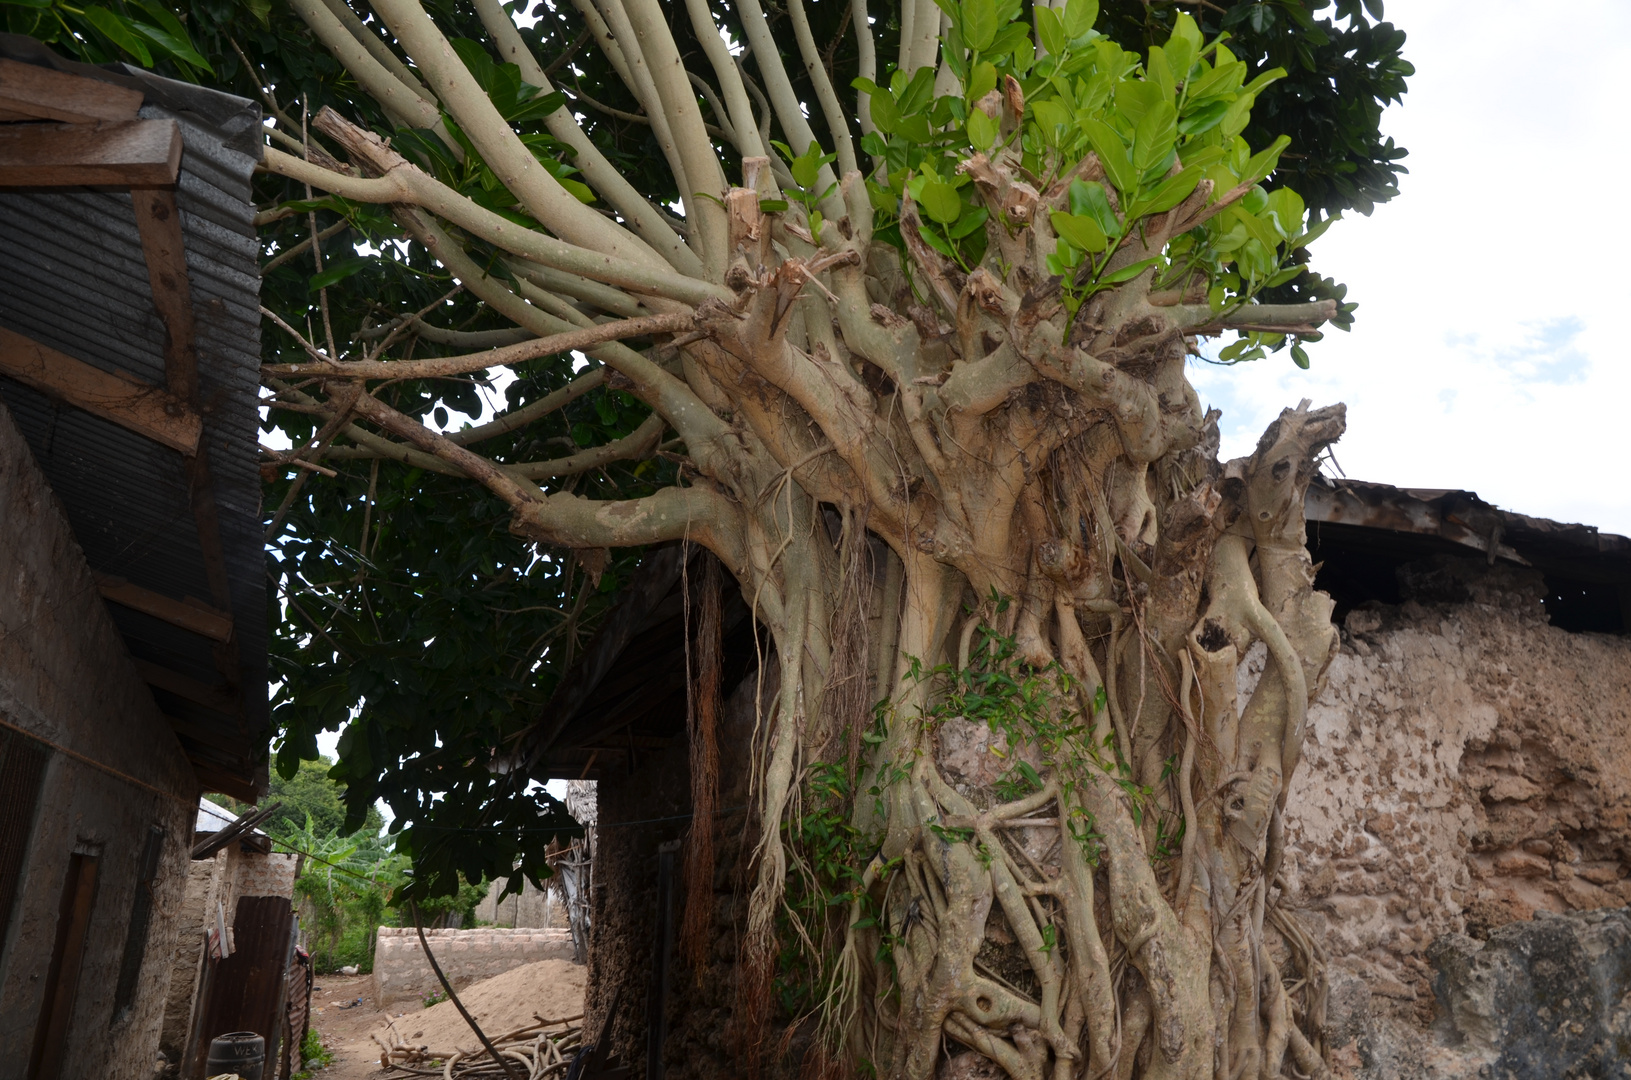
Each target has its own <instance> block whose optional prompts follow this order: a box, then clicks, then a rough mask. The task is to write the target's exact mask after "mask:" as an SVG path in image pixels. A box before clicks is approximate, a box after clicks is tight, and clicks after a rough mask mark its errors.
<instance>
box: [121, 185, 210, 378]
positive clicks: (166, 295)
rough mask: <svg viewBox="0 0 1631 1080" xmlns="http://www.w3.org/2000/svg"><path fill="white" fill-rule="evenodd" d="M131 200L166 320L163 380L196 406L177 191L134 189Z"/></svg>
mask: <svg viewBox="0 0 1631 1080" xmlns="http://www.w3.org/2000/svg"><path fill="white" fill-rule="evenodd" d="M130 200H131V203H132V204H133V205H134V207H135V210H136V228H137V230H138V231H139V232H140V233H141V238H142V254H143V255H144V256H145V257H146V259H147V280H148V282H149V283H150V284H151V285H152V288H153V306H154V307H156V308H158V312H159V318H161V319H163V320H164V380H165V383H166V384H167V385H168V387H169V390H170V394H171V395H172V396H173V397H175V398H176V399H177V400H179V401H184V402H186V403H187V404H188V405H189V406H192V407H193V408H197V406H198V344H197V340H196V335H195V334H194V331H193V301H192V292H191V289H190V288H189V287H188V284H187V250H186V245H185V242H184V241H183V239H182V235H181V210H180V208H179V207H178V206H177V205H176V191H175V188H170V187H151V188H131V189H130Z"/></svg>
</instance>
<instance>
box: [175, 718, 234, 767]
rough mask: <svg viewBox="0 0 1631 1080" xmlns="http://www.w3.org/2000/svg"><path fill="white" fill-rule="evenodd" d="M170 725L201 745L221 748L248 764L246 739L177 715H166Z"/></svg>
mask: <svg viewBox="0 0 1631 1080" xmlns="http://www.w3.org/2000/svg"><path fill="white" fill-rule="evenodd" d="M165 719H166V720H168V721H169V722H170V727H171V729H172V730H173V731H175V733H176V734H177V735H180V736H183V737H184V738H188V739H191V740H192V741H193V742H195V743H198V744H199V745H200V746H207V747H209V748H211V749H212V750H220V751H222V752H224V753H226V754H228V755H230V756H231V758H232V760H233V761H234V762H236V763H241V764H245V765H247V764H248V763H249V759H248V758H247V757H246V756H245V751H244V741H243V740H242V739H240V738H237V737H235V736H234V735H232V734H230V733H227V732H222V731H217V730H214V729H212V728H209V727H205V726H204V725H203V724H195V723H192V722H191V721H189V720H183V719H181V718H180V717H176V716H166V717H165Z"/></svg>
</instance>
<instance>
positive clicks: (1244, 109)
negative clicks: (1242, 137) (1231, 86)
mask: <svg viewBox="0 0 1631 1080" xmlns="http://www.w3.org/2000/svg"><path fill="white" fill-rule="evenodd" d="M1254 100H1255V99H1254V98H1253V97H1252V95H1250V94H1241V95H1240V96H1239V97H1237V98H1235V99H1234V101H1232V102H1230V103H1229V108H1228V111H1226V112H1225V113H1224V114H1223V120H1222V122H1221V124H1220V126H1221V127H1222V129H1223V137H1224V138H1225V139H1232V138H1234V137H1235V136H1236V135H1239V134H1240V133H1241V132H1242V131H1245V130H1246V125H1247V124H1248V123H1250V122H1251V119H1252V102H1253V101H1254Z"/></svg>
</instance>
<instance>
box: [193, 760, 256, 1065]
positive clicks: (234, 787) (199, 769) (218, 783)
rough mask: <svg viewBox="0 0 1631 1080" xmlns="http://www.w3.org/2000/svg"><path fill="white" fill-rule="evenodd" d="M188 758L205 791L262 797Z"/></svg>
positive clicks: (243, 783)
mask: <svg viewBox="0 0 1631 1080" xmlns="http://www.w3.org/2000/svg"><path fill="white" fill-rule="evenodd" d="M188 760H189V761H191V762H192V767H193V775H194V776H197V777H198V783H199V786H201V787H202V788H203V789H204V790H205V791H211V792H214V791H218V792H220V793H221V794H222V795H231V796H232V797H233V798H234V799H237V800H238V801H240V802H248V803H252V802H254V801H255V800H256V799H258V798H260V797H261V793H260V792H258V791H256V790H255V785H254V784H252V783H250V782H249V781H248V780H245V779H244V778H243V777H241V776H234V775H232V774H231V773H228V772H223V771H222V770H221V768H220V767H219V766H216V765H212V764H210V763H209V762H205V761H199V760H198V759H197V758H189V759H188ZM229 1030H230V1029H229ZM200 1075H202V1074H200Z"/></svg>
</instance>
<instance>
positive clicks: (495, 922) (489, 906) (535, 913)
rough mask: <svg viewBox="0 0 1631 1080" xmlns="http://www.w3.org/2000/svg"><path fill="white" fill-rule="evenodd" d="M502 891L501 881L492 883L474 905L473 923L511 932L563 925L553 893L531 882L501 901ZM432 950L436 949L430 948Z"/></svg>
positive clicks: (560, 911)
mask: <svg viewBox="0 0 1631 1080" xmlns="http://www.w3.org/2000/svg"><path fill="white" fill-rule="evenodd" d="M503 891H504V883H503V882H502V881H498V882H493V883H492V884H491V885H490V886H489V888H488V889H487V895H486V896H484V897H482V898H481V903H479V904H477V905H476V912H475V915H476V922H477V923H478V924H480V925H487V926H507V927H509V928H510V929H512V930H537V929H543V928H546V927H556V928H560V927H564V926H566V910H565V909H564V908H563V907H562V906H561V904H560V903H559V901H558V899H557V898H556V896H555V894H554V891H553V890H550V889H540V888H538V887H537V886H536V885H534V884H533V883H532V882H530V881H527V882H523V883H522V886H521V891H520V892H519V893H511V894H510V895H509V896H506V897H504V899H502V900H500V899H499V898H498V894H499V893H501V892H503ZM431 947H432V948H435V946H434V945H433V946H431Z"/></svg>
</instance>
